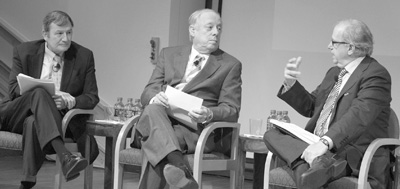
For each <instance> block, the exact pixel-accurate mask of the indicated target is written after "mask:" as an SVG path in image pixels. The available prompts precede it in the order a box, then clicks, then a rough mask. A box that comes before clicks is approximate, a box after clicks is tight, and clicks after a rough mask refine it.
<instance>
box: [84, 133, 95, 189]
mask: <svg viewBox="0 0 400 189" xmlns="http://www.w3.org/2000/svg"><path fill="white" fill-rule="evenodd" d="M85 145H86V146H85V157H90V137H89V136H86V144H85ZM87 160H88V161H90V158H88V159H87ZM92 187H93V164H92V165H88V167H87V168H86V169H85V176H84V188H85V189H92Z"/></svg>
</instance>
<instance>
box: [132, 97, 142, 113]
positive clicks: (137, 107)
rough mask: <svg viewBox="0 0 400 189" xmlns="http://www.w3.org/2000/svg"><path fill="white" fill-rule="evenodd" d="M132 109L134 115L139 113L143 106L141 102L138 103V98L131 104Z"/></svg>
mask: <svg viewBox="0 0 400 189" xmlns="http://www.w3.org/2000/svg"><path fill="white" fill-rule="evenodd" d="M133 111H134V115H139V116H140V115H141V114H142V111H143V108H142V104H141V103H140V99H135V103H134V104H133Z"/></svg>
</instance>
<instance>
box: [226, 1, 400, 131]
mask: <svg viewBox="0 0 400 189" xmlns="http://www.w3.org/2000/svg"><path fill="white" fill-rule="evenodd" d="M399 8H400V2H399V1H386V0H385V1H373V0H353V1H347V0H337V1H320V0H311V1H310V0H296V1H294V0H276V1H275V0H251V1H241V0H225V1H224V2H223V9H222V19H223V33H222V37H221V48H222V49H223V50H225V51H227V52H228V53H230V54H232V55H234V56H236V57H237V58H238V59H239V60H241V61H242V63H243V72H242V79H243V100H242V110H241V114H240V119H239V122H240V123H242V127H241V133H247V132H249V129H248V122H249V119H250V118H260V119H263V121H264V125H265V122H266V118H267V116H268V115H269V112H270V110H271V109H277V110H289V117H290V118H291V121H292V122H293V123H295V124H297V125H299V126H303V127H304V126H305V124H306V122H307V121H308V119H307V118H304V117H302V116H301V115H300V114H298V113H297V112H295V110H293V109H292V108H291V107H289V106H288V105H286V103H285V102H283V101H282V100H280V99H278V98H277V96H276V95H277V93H278V90H279V88H280V87H281V85H282V82H283V79H284V77H283V71H284V67H285V65H286V63H287V61H288V60H289V59H290V58H292V57H296V56H302V57H303V62H302V65H301V68H300V70H301V72H302V75H301V78H300V82H301V83H302V84H303V85H304V86H305V88H306V89H307V90H309V91H312V90H314V89H315V88H316V87H317V85H318V84H319V83H320V82H321V81H322V78H323V77H324V75H325V73H326V71H327V70H328V69H329V68H330V67H332V66H334V65H333V63H332V55H331V53H330V51H329V50H328V49H327V46H328V43H329V42H330V40H331V35H332V30H333V27H334V25H335V24H336V23H337V21H339V20H342V19H345V18H356V19H360V20H362V21H364V22H365V23H366V24H367V25H368V26H369V27H370V30H371V31H372V33H373V35H374V39H375V46H374V54H373V55H372V56H373V57H374V58H376V59H377V60H378V61H379V62H380V63H381V64H382V65H384V66H385V67H386V68H387V69H388V70H389V72H390V74H391V76H392V98H393V100H392V103H391V105H392V108H393V109H394V110H395V111H397V113H398V115H400V99H399V95H400V88H399V81H400V76H399V74H398V73H397V71H398V70H400V65H399V64H398V60H399V58H400V46H399V43H400V37H399V33H400V19H399V18H400V12H399V11H398V9H399Z"/></svg>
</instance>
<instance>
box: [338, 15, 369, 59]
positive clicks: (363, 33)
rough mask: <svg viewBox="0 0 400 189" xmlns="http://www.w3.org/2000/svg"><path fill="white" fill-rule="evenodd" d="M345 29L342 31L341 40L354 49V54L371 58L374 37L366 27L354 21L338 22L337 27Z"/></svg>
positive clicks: (362, 23)
mask: <svg viewBox="0 0 400 189" xmlns="http://www.w3.org/2000/svg"><path fill="white" fill-rule="evenodd" d="M339 24H341V25H343V26H344V27H345V29H344V31H343V36H342V37H343V40H344V41H345V42H347V43H349V44H351V45H354V46H355V48H356V51H355V53H357V54H356V55H359V56H366V55H368V56H371V55H372V52H373V50H374V37H373V36H372V33H371V31H370V30H369V28H368V26H367V25H366V24H365V23H364V22H362V21H359V20H356V19H347V20H342V21H340V22H339V23H338V24H337V25H339Z"/></svg>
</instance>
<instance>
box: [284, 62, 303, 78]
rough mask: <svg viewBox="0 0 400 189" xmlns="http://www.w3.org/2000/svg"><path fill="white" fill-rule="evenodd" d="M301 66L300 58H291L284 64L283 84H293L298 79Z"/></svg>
mask: <svg viewBox="0 0 400 189" xmlns="http://www.w3.org/2000/svg"><path fill="white" fill-rule="evenodd" d="M300 64H301V57H300V56H299V57H297V58H292V59H290V60H289V62H288V63H287V64H286V67H285V72H284V76H285V82H286V83H287V84H289V85H291V84H293V83H294V82H295V81H296V80H297V79H299V76H300V75H301V72H300V71H299V68H300Z"/></svg>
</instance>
